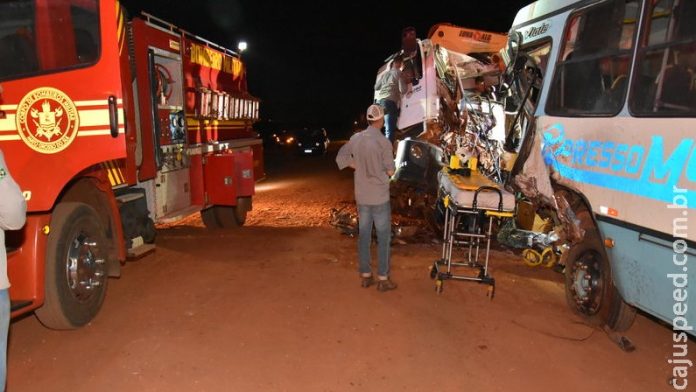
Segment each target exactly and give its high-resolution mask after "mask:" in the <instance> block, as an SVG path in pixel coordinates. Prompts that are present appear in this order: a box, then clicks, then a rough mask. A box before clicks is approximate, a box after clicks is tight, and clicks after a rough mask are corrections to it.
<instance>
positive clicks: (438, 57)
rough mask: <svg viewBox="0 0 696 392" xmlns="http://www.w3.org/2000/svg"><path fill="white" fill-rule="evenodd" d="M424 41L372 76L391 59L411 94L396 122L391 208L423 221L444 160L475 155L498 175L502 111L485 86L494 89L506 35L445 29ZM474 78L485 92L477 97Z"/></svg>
mask: <svg viewBox="0 0 696 392" xmlns="http://www.w3.org/2000/svg"><path fill="white" fill-rule="evenodd" d="M428 37H429V38H428V39H424V40H417V45H415V49H414V50H410V51H409V50H401V51H400V52H398V53H395V54H393V55H391V56H389V57H388V58H387V60H386V61H385V63H384V65H383V66H382V67H381V68H380V69H379V70H378V73H377V78H378V79H379V78H380V77H382V75H383V74H384V73H385V72H387V71H388V70H389V68H390V67H391V63H392V61H393V59H394V58H395V57H397V56H400V57H402V58H403V59H404V69H403V72H402V76H403V77H404V78H405V79H406V81H407V82H408V83H410V84H411V87H410V90H411V94H408V95H404V96H402V100H401V107H400V116H399V119H398V122H397V128H398V131H397V133H396V140H397V141H398V145H397V149H396V150H397V152H396V162H397V165H396V166H397V170H396V174H395V176H394V178H395V179H396V182H395V183H394V184H393V187H395V188H396V189H394V190H393V192H392V193H393V194H394V195H395V196H396V197H395V198H394V199H393V200H392V203H393V206H394V208H395V209H396V210H397V211H400V212H402V213H406V214H408V215H417V216H425V217H429V216H431V215H432V214H430V211H431V210H432V208H433V206H434V204H435V197H436V191H437V172H438V171H439V170H440V169H441V168H442V166H443V165H444V164H445V163H446V162H448V161H449V159H450V157H452V156H457V155H458V154H459V155H460V157H461V161H462V162H465V161H467V160H468V158H469V157H473V156H474V155H477V159H479V160H480V163H481V167H482V168H483V167H485V168H489V169H488V170H489V171H488V174H490V175H492V176H494V177H498V178H499V179H500V178H501V176H502V171H501V170H500V157H501V156H502V154H503V150H502V144H503V141H504V139H505V113H504V110H503V106H502V104H501V103H500V102H499V101H498V100H497V97H496V96H495V92H494V91H492V90H493V89H492V88H490V87H492V86H497V85H498V84H499V80H500V75H501V74H502V69H504V65H503V61H502V58H501V57H500V54H499V51H500V50H501V49H502V48H503V47H505V44H506V42H507V35H505V34H499V33H491V32H487V31H480V30H471V29H466V28H460V27H457V26H454V25H449V24H439V25H436V26H434V27H433V28H432V29H431V30H430V33H429V34H428ZM477 81H478V82H483V83H484V84H485V85H486V86H489V90H490V91H489V92H488V93H486V94H478V93H476V92H475V91H474V89H475V87H476V86H475V84H476V82H477ZM491 154H494V155H491Z"/></svg>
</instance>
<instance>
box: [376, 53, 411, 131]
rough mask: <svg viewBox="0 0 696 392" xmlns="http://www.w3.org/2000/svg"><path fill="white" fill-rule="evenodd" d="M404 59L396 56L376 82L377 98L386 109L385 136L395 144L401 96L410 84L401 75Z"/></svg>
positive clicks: (406, 91) (405, 92)
mask: <svg viewBox="0 0 696 392" xmlns="http://www.w3.org/2000/svg"><path fill="white" fill-rule="evenodd" d="M403 64H404V61H403V59H402V58H401V56H396V57H395V58H394V59H393V60H392V63H391V65H390V68H389V71H387V72H386V73H385V74H384V75H382V77H380V78H379V79H378V80H377V83H375V99H376V101H377V103H378V104H379V105H380V106H381V107H382V108H383V109H384V122H385V127H384V136H386V137H387V139H389V141H390V142H391V143H392V144H393V143H394V139H395V137H396V120H397V119H398V117H399V105H400V103H401V96H402V95H405V94H407V93H408V85H407V84H406V81H405V80H404V78H403V76H402V75H401V69H402V67H403Z"/></svg>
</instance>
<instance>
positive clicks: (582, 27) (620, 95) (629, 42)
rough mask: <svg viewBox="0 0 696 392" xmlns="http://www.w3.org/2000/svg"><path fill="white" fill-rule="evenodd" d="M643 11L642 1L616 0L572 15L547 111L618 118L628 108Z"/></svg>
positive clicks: (569, 114) (563, 114)
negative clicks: (633, 55) (626, 101)
mask: <svg viewBox="0 0 696 392" xmlns="http://www.w3.org/2000/svg"><path fill="white" fill-rule="evenodd" d="M639 11H640V2H639V1H638V0H612V1H606V2H602V3H599V4H597V5H595V6H592V7H589V8H587V9H584V10H582V11H580V12H578V13H576V14H574V15H572V16H571V17H570V19H569V20H568V23H567V25H566V30H565V35H564V38H563V41H562V47H561V54H562V55H561V58H560V59H559V63H558V66H557V67H556V72H555V75H554V79H553V83H552V86H551V89H550V91H549V100H548V104H547V107H546V111H547V112H548V113H549V114H555V115H560V116H583V115H590V116H612V115H615V114H617V113H618V112H619V111H620V110H621V107H622V106H623V102H624V98H625V94H626V87H627V85H628V83H627V77H628V71H629V68H630V64H631V52H632V48H633V42H634V37H635V31H636V22H637V20H638V14H639Z"/></svg>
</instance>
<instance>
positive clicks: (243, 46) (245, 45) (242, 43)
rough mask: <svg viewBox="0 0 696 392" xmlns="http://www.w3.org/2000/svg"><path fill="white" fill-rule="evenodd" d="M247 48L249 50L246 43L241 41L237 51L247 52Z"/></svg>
mask: <svg viewBox="0 0 696 392" xmlns="http://www.w3.org/2000/svg"><path fill="white" fill-rule="evenodd" d="M246 48H247V43H246V41H239V43H238V44H237V49H239V51H240V52H243V51H245V50H246Z"/></svg>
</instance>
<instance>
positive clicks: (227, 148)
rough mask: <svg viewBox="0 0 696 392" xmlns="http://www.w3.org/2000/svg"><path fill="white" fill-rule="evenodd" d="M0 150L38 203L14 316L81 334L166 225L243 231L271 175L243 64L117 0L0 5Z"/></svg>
mask: <svg viewBox="0 0 696 392" xmlns="http://www.w3.org/2000/svg"><path fill="white" fill-rule="evenodd" d="M0 15H2V18H0V89H1V91H2V92H1V93H0V149H2V150H3V152H4V154H5V157H6V160H7V164H8V167H9V169H10V171H11V173H12V174H13V176H14V177H15V179H16V180H17V182H18V183H19V185H20V186H21V188H22V190H23V192H24V195H25V198H26V200H27V203H28V209H29V214H28V219H27V224H26V226H25V227H24V229H23V230H22V231H20V232H11V233H9V235H8V239H7V244H6V248H7V250H8V274H9V277H10V281H11V283H12V287H11V289H10V296H11V300H12V316H13V317H15V316H18V315H21V314H25V313H28V312H31V311H34V312H35V314H36V315H37V317H38V318H39V320H40V321H41V322H42V323H43V324H44V325H46V326H47V327H50V328H56V329H71V328H76V327H79V326H81V325H84V324H86V323H87V322H89V321H90V320H91V319H92V318H93V317H94V316H95V315H96V313H97V312H98V311H99V308H100V307H101V304H102V302H103V300H104V295H105V293H106V286H107V277H108V276H119V275H120V267H121V265H122V263H123V262H124V261H125V260H126V259H127V258H128V257H129V256H138V255H140V254H142V253H143V252H146V251H148V250H150V249H151V248H152V247H153V245H152V243H153V242H154V239H155V224H156V223H161V222H169V221H174V220H177V219H180V218H182V217H185V216H187V215H190V214H192V213H195V212H200V213H201V215H202V218H203V222H204V223H205V225H206V226H209V227H218V228H220V227H223V228H224V227H233V226H238V225H242V224H243V223H244V220H245V217H246V213H247V211H249V210H250V209H251V197H252V196H253V194H254V185H255V181H257V180H259V179H260V178H262V177H263V176H264V167H263V160H262V155H263V154H262V145H261V140H260V139H259V138H258V136H257V135H256V134H255V133H254V132H253V130H252V127H251V126H252V123H253V122H254V121H255V120H256V119H257V118H258V110H259V102H258V99H256V98H254V97H253V96H251V95H250V94H249V93H248V91H247V86H246V76H245V75H246V71H245V67H244V64H243V63H242V61H241V59H240V56H239V55H238V54H236V53H234V52H232V51H230V50H227V49H225V48H223V47H221V46H218V45H216V44H213V43H212V42H209V41H207V40H205V39H202V38H200V37H197V36H195V35H192V34H190V33H188V32H186V31H183V30H181V29H179V28H177V27H175V26H173V25H171V24H169V23H167V22H164V21H162V20H160V19H157V18H155V17H153V16H150V15H147V14H143V15H142V16H141V17H137V18H134V19H132V20H130V21H129V20H127V17H126V15H125V10H124V9H123V7H122V6H121V5H120V4H119V2H118V1H114V0H0Z"/></svg>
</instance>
